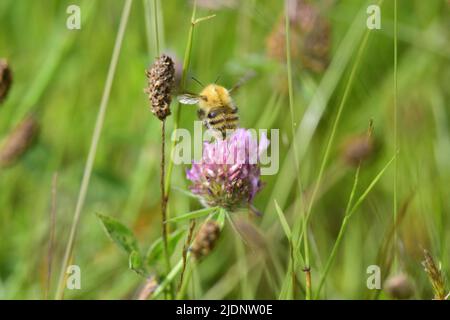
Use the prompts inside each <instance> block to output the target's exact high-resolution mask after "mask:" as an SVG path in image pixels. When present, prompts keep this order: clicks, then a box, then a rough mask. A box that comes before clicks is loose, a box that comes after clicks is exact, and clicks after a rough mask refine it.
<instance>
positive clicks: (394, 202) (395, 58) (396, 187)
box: [393, 0, 399, 270]
mask: <svg viewBox="0 0 450 320" xmlns="http://www.w3.org/2000/svg"><path fill="white" fill-rule="evenodd" d="M397 56H398V54H397V0H394V149H395V152H398V148H399V146H398V106H397V98H398V97H397V93H398V81H397ZM397 190H398V159H397V157H396V158H395V162H394V199H393V200H394V201H393V205H394V208H393V219H394V225H395V222H396V221H397V214H398V212H397V211H398V198H397ZM397 258H398V257H397V228H395V229H394V262H393V265H394V270H395V269H396V268H397V267H398V264H397Z"/></svg>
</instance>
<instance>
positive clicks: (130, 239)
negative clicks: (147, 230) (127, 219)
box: [97, 213, 139, 254]
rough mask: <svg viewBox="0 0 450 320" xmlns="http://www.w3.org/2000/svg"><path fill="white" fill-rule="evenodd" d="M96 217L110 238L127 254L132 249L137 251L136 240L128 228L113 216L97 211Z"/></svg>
mask: <svg viewBox="0 0 450 320" xmlns="http://www.w3.org/2000/svg"><path fill="white" fill-rule="evenodd" d="M97 217H98V218H99V219H100V221H101V222H102V224H103V227H104V228H105V230H106V233H107V234H108V235H109V237H110V238H111V240H112V241H114V242H115V243H116V244H117V245H118V246H119V247H120V248H122V249H123V250H124V251H125V252H127V253H128V254H131V253H132V252H133V251H137V252H139V246H138V242H137V240H136V238H135V236H134V234H133V232H132V231H131V230H130V229H128V228H127V227H126V226H125V225H124V224H122V223H121V222H119V221H117V220H116V219H114V218H111V217H108V216H105V215H102V214H99V213H97Z"/></svg>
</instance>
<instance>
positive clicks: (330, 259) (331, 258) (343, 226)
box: [314, 165, 361, 299]
mask: <svg viewBox="0 0 450 320" xmlns="http://www.w3.org/2000/svg"><path fill="white" fill-rule="evenodd" d="M360 168H361V165H358V168H357V169H356V173H355V179H354V181H353V187H352V191H351V192H350V197H349V199H348V202H347V206H346V208H345V214H344V219H343V220H342V224H341V228H340V229H339V233H338V236H337V238H336V241H335V243H334V246H333V249H332V250H331V254H330V256H329V257H328V260H327V264H326V266H325V270H324V271H323V274H322V276H321V278H320V281H319V286H318V288H317V291H316V294H315V297H314V298H315V299H317V298H318V297H319V294H320V291H321V290H322V287H323V285H324V283H325V279H326V277H327V275H328V272H329V271H330V267H331V265H332V264H333V261H334V259H335V257H336V253H337V249H338V247H339V245H340V243H341V240H342V236H343V235H344V232H345V230H346V227H347V223H348V220H349V218H350V216H349V212H350V208H351V205H352V203H353V198H354V196H355V191H356V187H357V185H358V178H359V171H360Z"/></svg>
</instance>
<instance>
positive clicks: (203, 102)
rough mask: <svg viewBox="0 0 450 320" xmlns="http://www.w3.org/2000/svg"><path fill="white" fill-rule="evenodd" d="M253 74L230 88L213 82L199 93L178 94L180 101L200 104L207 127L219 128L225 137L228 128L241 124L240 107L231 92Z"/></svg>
mask: <svg viewBox="0 0 450 320" xmlns="http://www.w3.org/2000/svg"><path fill="white" fill-rule="evenodd" d="M253 75H254V74H253V73H249V74H247V75H246V76H244V77H243V78H242V79H241V80H240V81H239V82H238V83H237V84H236V85H235V86H234V87H233V88H231V89H229V90H228V89H226V88H225V87H222V86H220V85H217V84H216V83H213V84H209V85H207V86H206V87H204V88H203V90H202V91H201V92H200V93H199V94H189V93H186V94H182V95H180V96H178V101H180V102H181V103H183V104H198V106H199V109H198V112H197V114H198V117H199V119H200V120H202V121H203V124H204V125H205V127H206V128H208V129H214V130H218V131H219V132H220V133H221V134H222V137H225V136H226V132H227V130H230V131H232V130H235V129H236V128H237V127H238V124H239V116H238V108H237V106H236V104H235V103H234V101H233V99H232V98H231V93H232V92H234V91H235V90H237V89H238V88H239V87H241V86H242V85H243V84H244V82H246V81H247V80H248V79H249V78H250V77H253ZM193 79H194V80H195V81H197V82H199V81H198V80H196V79H195V78H193ZM216 81H217V80H216ZM199 83H200V82H199ZM200 84H201V83H200Z"/></svg>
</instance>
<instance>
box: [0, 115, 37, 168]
mask: <svg viewBox="0 0 450 320" xmlns="http://www.w3.org/2000/svg"><path fill="white" fill-rule="evenodd" d="M38 133H39V124H38V123H37V121H36V119H35V118H34V117H32V116H29V117H27V118H25V119H24V120H23V121H22V122H20V123H19V124H18V125H17V126H16V127H15V128H14V129H13V130H12V131H11V133H10V134H9V135H8V136H7V137H6V138H5V141H4V142H3V143H2V145H1V147H0V167H7V166H11V165H13V164H15V163H16V162H17V161H18V160H19V158H20V157H21V156H22V155H23V154H24V153H25V152H26V151H27V150H28V149H29V148H30V147H31V146H32V145H33V142H34V141H35V138H36V136H37V135H38Z"/></svg>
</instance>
